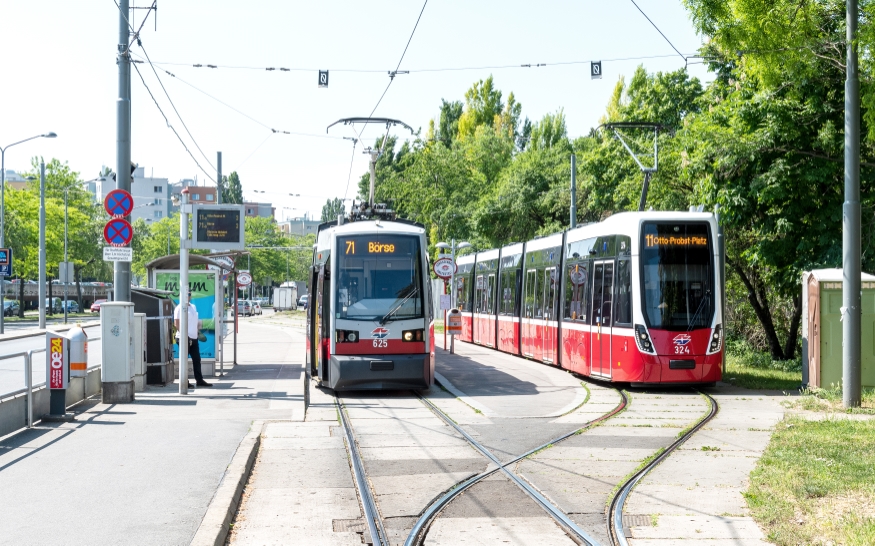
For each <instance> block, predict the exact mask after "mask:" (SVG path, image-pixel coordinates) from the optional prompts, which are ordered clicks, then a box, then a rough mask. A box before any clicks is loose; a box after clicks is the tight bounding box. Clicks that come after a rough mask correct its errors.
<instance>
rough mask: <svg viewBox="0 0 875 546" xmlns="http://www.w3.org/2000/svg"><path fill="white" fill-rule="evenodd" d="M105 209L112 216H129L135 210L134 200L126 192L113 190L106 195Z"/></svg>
mask: <svg viewBox="0 0 875 546" xmlns="http://www.w3.org/2000/svg"><path fill="white" fill-rule="evenodd" d="M103 208H104V209H106V213H107V214H109V215H110V216H127V215H128V214H130V213H131V211H132V210H134V198H133V196H131V194H130V193H128V192H126V191H125V190H112V191H111V192H109V193H108V194H106V199H104V200H103Z"/></svg>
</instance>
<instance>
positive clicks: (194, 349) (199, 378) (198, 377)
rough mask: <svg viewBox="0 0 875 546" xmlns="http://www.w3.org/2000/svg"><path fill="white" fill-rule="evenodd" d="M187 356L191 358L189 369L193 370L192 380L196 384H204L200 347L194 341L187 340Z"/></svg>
mask: <svg viewBox="0 0 875 546" xmlns="http://www.w3.org/2000/svg"><path fill="white" fill-rule="evenodd" d="M188 356H190V357H191V367H192V369H193V370H194V379H195V381H196V382H198V383H203V382H204V375H203V374H202V373H201V347H200V345H198V341H197V340H196V339H189V340H188Z"/></svg>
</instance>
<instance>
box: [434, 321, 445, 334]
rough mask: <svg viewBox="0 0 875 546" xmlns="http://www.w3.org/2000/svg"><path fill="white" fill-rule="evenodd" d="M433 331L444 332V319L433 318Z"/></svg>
mask: <svg viewBox="0 0 875 546" xmlns="http://www.w3.org/2000/svg"><path fill="white" fill-rule="evenodd" d="M434 333H436V334H443V333H444V321H443V320H435V321H434Z"/></svg>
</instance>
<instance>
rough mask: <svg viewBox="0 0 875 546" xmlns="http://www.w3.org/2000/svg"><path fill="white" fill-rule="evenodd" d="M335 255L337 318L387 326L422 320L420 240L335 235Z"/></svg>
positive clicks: (395, 236)
mask: <svg viewBox="0 0 875 546" xmlns="http://www.w3.org/2000/svg"><path fill="white" fill-rule="evenodd" d="M337 255H338V260H337V277H336V278H337V285H336V286H337V292H336V301H337V306H336V307H335V310H336V313H337V316H338V318H349V319H359V320H380V321H382V322H389V321H391V320H399V319H410V318H420V317H422V316H423V301H424V294H423V290H422V261H421V259H420V250H419V237H416V236H409V235H377V234H374V235H356V236H351V237H339V238H338V239H337Z"/></svg>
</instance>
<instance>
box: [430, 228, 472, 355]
mask: <svg viewBox="0 0 875 546" xmlns="http://www.w3.org/2000/svg"><path fill="white" fill-rule="evenodd" d="M450 241H451V243H450V244H447V243H444V242H440V243H437V244H436V245H434V246H436V247H438V248H441V249H444V250H448V249H449V251H450V257H451V258H452V260H453V274H452V275H450V308H452V309H455V308H456V251H457V250H462V249H463V248H469V247H470V246H471V243H469V242H467V241H462V242H461V243H459V244H458V245H457V244H456V240H455V239H450ZM446 331H447V316H446V313H444V334H446ZM455 339H456V338H455V336H453V337H451V338H450V353H451V354H452V352H453V345H454V343H453V342H454V341H455ZM446 345H447V343H446V338H445V339H444V350H446Z"/></svg>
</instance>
